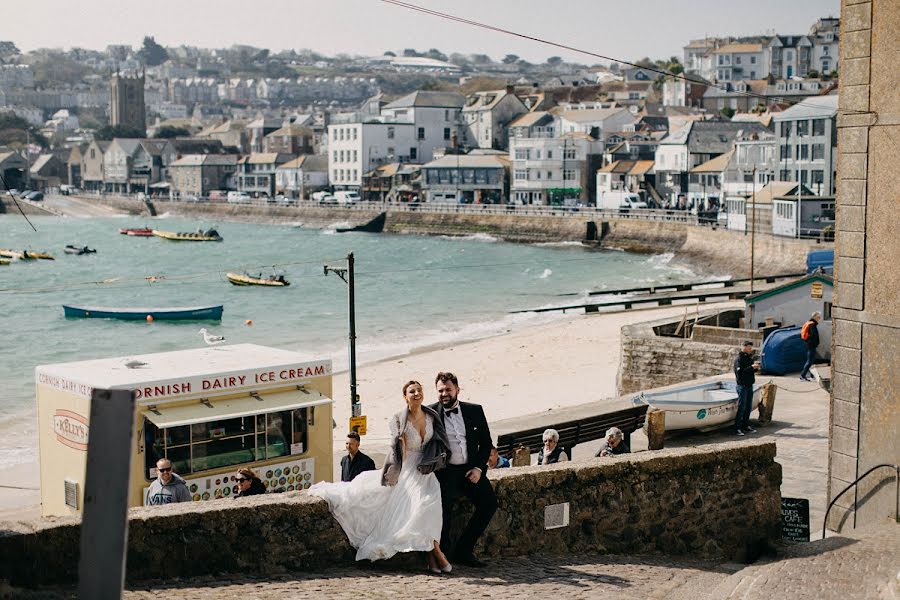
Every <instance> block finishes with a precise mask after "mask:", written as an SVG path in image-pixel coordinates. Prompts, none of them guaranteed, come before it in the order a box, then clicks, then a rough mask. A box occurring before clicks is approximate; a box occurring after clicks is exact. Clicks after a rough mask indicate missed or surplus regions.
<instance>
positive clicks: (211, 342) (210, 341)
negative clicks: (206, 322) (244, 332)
mask: <svg viewBox="0 0 900 600" xmlns="http://www.w3.org/2000/svg"><path fill="white" fill-rule="evenodd" d="M200 333H202V334H203V341H204V342H206V345H207V346H215V345H216V344H221V343H222V342H224V341H225V336H221V335H210V334H209V332H208V331H206V329H205V328H204V329H201V330H200Z"/></svg>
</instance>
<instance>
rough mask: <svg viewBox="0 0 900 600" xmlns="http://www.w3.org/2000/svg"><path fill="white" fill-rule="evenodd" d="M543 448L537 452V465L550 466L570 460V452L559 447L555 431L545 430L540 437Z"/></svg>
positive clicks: (557, 434) (557, 435) (557, 433)
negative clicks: (542, 441)
mask: <svg viewBox="0 0 900 600" xmlns="http://www.w3.org/2000/svg"><path fill="white" fill-rule="evenodd" d="M542 437H543V440H544V447H543V448H541V451H540V452H538V464H539V465H552V464H554V463H561V462H566V461H568V460H570V459H571V458H572V457H571V456H570V455H569V454H570V451H569V450H568V449H566V448H565V447H563V446H560V445H559V432H558V431H556V430H555V429H547V430H546V431H544V435H543V436H542Z"/></svg>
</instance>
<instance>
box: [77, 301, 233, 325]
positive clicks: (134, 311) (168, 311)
mask: <svg viewBox="0 0 900 600" xmlns="http://www.w3.org/2000/svg"><path fill="white" fill-rule="evenodd" d="M222 309H223V307H222V305H221V304H217V305H214V306H186V307H173V308H113V307H105V306H70V305H66V304H63V312H64V313H65V315H66V317H67V318H82V319H123V320H126V321H146V320H149V319H148V317H153V320H154V321H220V320H221V319H222Z"/></svg>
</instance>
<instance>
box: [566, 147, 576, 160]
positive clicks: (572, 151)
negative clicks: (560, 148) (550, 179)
mask: <svg viewBox="0 0 900 600" xmlns="http://www.w3.org/2000/svg"><path fill="white" fill-rule="evenodd" d="M577 157H578V149H577V148H566V149H565V151H564V152H563V160H575V159H576V158H577Z"/></svg>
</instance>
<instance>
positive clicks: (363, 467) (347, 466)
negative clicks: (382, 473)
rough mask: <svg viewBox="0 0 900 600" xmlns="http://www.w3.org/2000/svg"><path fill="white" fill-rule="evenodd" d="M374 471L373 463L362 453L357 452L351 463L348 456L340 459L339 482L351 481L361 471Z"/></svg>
mask: <svg viewBox="0 0 900 600" xmlns="http://www.w3.org/2000/svg"><path fill="white" fill-rule="evenodd" d="M374 470H375V461H374V460H372V459H371V458H369V457H368V456H366V455H365V454H363V453H362V452H357V453H356V457H355V458H354V459H353V460H352V461H351V460H350V455H349V454H347V455H346V456H344V458H342V459H341V481H353V479H354V478H355V477H356V476H357V475H359V474H360V473H362V472H363V471H374Z"/></svg>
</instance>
